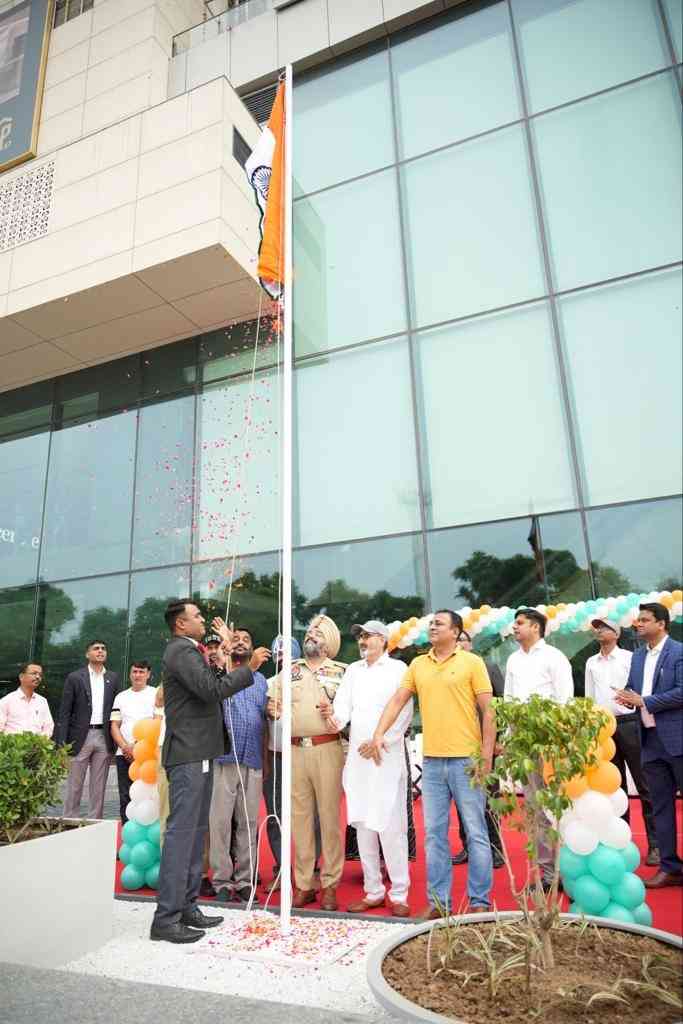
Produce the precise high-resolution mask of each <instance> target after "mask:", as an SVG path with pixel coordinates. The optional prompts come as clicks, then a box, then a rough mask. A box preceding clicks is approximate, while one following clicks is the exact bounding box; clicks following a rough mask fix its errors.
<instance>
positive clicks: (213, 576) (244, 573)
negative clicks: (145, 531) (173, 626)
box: [192, 554, 280, 677]
mask: <svg viewBox="0 0 683 1024" xmlns="http://www.w3.org/2000/svg"><path fill="white" fill-rule="evenodd" d="M231 579H232V588H231V587H230V581H231ZM279 594H280V560H279V557H278V555H276V554H273V555H241V556H239V557H237V558H236V559H235V561H234V564H233V560H232V558H228V559H222V560H220V561H216V562H201V563H200V564H198V565H193V566H192V597H193V599H194V600H195V601H197V602H198V603H199V606H200V607H201V609H202V612H203V614H204V616H205V618H206V621H207V625H208V624H209V623H210V622H211V619H212V618H213V616H214V615H220V616H221V617H222V618H225V617H226V615H227V620H228V621H229V622H234V623H235V626H245V627H246V628H247V629H248V630H249V631H250V632H251V633H252V636H253V638H254V645H255V646H257V647H259V646H264V647H270V645H271V643H272V641H273V639H274V638H275V637H276V636H277V634H278V631H279V629H278V622H279V621H280V614H279V609H280V598H279ZM228 602H229V604H228ZM271 668H272V666H271V662H270V661H267V662H266V663H265V665H264V667H263V672H264V674H265V676H266V677H268V676H270V675H272V674H273V673H272V670H271Z"/></svg>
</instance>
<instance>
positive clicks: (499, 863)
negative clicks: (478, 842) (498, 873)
mask: <svg viewBox="0 0 683 1024" xmlns="http://www.w3.org/2000/svg"><path fill="white" fill-rule="evenodd" d="M493 866H494V868H502V867H505V858H504V857H501V855H500V854H499V853H494V854H493Z"/></svg>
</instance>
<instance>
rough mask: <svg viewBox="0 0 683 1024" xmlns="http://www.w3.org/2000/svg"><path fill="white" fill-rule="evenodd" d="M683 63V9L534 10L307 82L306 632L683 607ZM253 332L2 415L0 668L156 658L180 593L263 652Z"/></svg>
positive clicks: (299, 565)
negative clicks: (658, 592) (452, 617)
mask: <svg viewBox="0 0 683 1024" xmlns="http://www.w3.org/2000/svg"><path fill="white" fill-rule="evenodd" d="M680 61H681V42H680V2H679V0H676V2H671V3H669V2H660V0H621V2H620V4H618V5H615V4H614V3H612V2H610V0H511V2H498V3H489V4H483V5H482V4H479V5H468V6H466V7H459V8H458V9H457V10H456V11H454V12H452V13H451V14H450V15H447V16H446V15H444V16H441V17H439V18H436V19H433V20H431V21H429V22H426V23H424V24H422V25H420V26H419V27H417V28H412V29H409V30H406V31H404V32H401V33H399V34H397V35H394V36H392V37H391V38H390V39H388V40H384V41H382V42H381V43H378V44H373V45H372V46H370V47H367V48H365V49H363V50H362V51H359V52H358V53H355V54H352V55H349V56H348V57H345V58H344V59H342V60H338V61H336V62H333V63H330V64H327V65H325V67H324V68H323V69H321V70H319V71H317V72H315V73H312V74H310V75H308V76H302V77H300V78H299V79H298V80H297V83H296V89H295V121H294V132H295V178H296V183H295V197H296V198H295V231H294V236H295V237H294V243H295V261H296V279H295V294H294V303H295V309H294V319H295V509H294V533H295V545H296V551H295V559H294V570H295V593H294V604H295V609H296V617H297V622H298V623H299V624H301V623H304V622H305V621H306V619H307V617H308V616H310V615H311V614H312V613H313V612H315V611H318V610H320V609H321V608H324V609H327V611H328V612H329V613H330V614H332V615H334V616H335V617H336V618H337V620H338V621H339V623H340V625H341V626H342V627H343V628H347V627H348V626H349V625H350V624H351V623H353V622H357V621H363V619H365V618H368V617H371V616H372V617H374V616H379V617H381V618H385V619H396V618H401V619H402V618H407V617H409V616H410V615H412V614H417V615H419V614H420V613H421V612H422V611H423V610H429V609H433V608H435V607H439V606H443V605H450V606H455V607H457V606H461V605H464V604H470V605H476V604H480V603H483V602H486V603H489V604H492V605H494V604H501V603H504V604H508V605H511V606H513V605H515V604H518V603H527V602H529V603H538V602H548V601H562V600H565V601H572V600H578V599H581V598H587V597H589V596H591V595H592V596H596V595H598V594H600V595H609V594H618V593H628V592H630V591H641V590H645V591H647V590H649V589H657V588H659V587H667V588H668V589H671V588H672V587H673V586H674V585H676V584H678V585H680V580H681V574H682V569H681V562H682V552H681V513H682V511H683V509H682V504H681V496H680V495H681V490H682V485H681V464H682V461H683V460H682V453H681V437H682V430H681V377H682V374H681V340H682V339H681V267H682V263H681V233H680V223H681V154H680V128H681V123H680V122H681V108H680V98H679V92H678V90H679V87H680V82H681V64H680ZM254 334H255V328H254V325H243V326H241V327H239V328H234V329H232V330H230V331H227V332H226V331H222V330H221V331H215V332H210V333H209V334H207V335H203V336H201V337H199V338H194V339H189V340H188V341H187V342H180V343H178V344H175V345H171V346H167V347H165V348H162V349H159V350H157V351H154V352H148V353H143V354H142V355H140V356H135V357H130V358H126V359H123V360H118V361H116V362H114V363H110V364H107V365H104V366H100V367H97V368H94V369H89V370H85V371H82V372H80V373H77V374H73V375H70V376H68V377H63V378H60V379H58V380H57V381H56V382H55V383H54V384H49V385H47V384H46V385H39V386H36V387H35V388H31V389H24V390H23V391H20V392H13V393H11V394H10V395H3V396H1V397H0V409H1V410H2V412H1V414H0V430H1V431H2V439H1V441H0V473H1V474H2V487H1V488H0V566H1V568H0V574H1V575H0V581H1V582H0V586H1V587H2V589H1V590H0V615H1V616H2V622H3V626H4V627H5V628H4V629H3V630H2V631H1V632H0V678H2V679H9V678H10V676H11V673H12V672H13V671H14V669H15V667H16V664H17V662H18V661H19V660H21V659H22V658H24V657H26V656H28V655H29V654H30V655H31V656H32V657H37V658H39V659H40V660H42V661H43V662H44V663H45V665H46V667H47V669H48V673H49V678H50V686H51V687H52V690H53V692H54V694H57V693H58V692H59V688H60V686H61V680H62V678H63V675H64V673H65V672H66V671H67V670H68V669H69V668H71V667H73V665H74V664H77V663H79V661H80V660H81V659H82V650H83V648H84V646H85V643H86V642H87V640H89V639H90V638H92V637H93V636H94V635H97V634H102V636H103V638H104V639H105V640H106V641H107V642H108V644H109V647H110V652H111V654H110V662H111V664H112V667H114V668H117V669H119V670H122V669H124V670H125V667H126V665H127V664H128V662H129V661H130V659H131V658H132V657H150V658H151V659H152V660H153V661H154V662H155V664H157V665H158V660H159V656H160V652H161V650H162V647H163V643H164V637H165V632H164V627H163V622H162V620H161V610H162V607H163V605H164V603H165V601H166V600H167V598H168V597H171V596H175V595H178V594H187V593H192V594H193V595H195V596H196V598H197V599H198V600H201V601H202V602H204V603H205V605H206V607H207V609H209V610H217V611H220V612H221V613H223V612H224V611H225V605H226V600H227V596H228V590H229V595H230V602H231V617H232V618H234V620H235V622H238V621H242V622H245V623H246V624H248V625H249V624H251V625H253V626H254V629H255V632H256V639H257V641H258V642H269V641H270V639H271V638H272V635H273V633H274V632H275V630H276V625H277V608H278V595H279V557H278V553H277V549H278V545H279V536H280V521H279V510H278V459H279V433H278V417H279V377H278V372H277V362H278V360H277V354H278V353H277V339H276V337H275V333H274V331H273V329H272V326H267V327H266V328H265V329H264V330H263V331H262V332H261V335H260V338H259V345H258V349H257V351H256V359H254ZM231 582H232V586H230V583H231ZM557 642H558V643H561V644H562V645H563V646H564V647H565V648H566V650H567V653H569V654H570V655H572V656H573V661H574V664H575V667H576V669H577V681H579V680H580V669H581V665H582V663H583V660H585V656H586V655H587V653H590V649H589V648H587V647H586V643H587V635H586V634H580V635H578V636H576V637H571V636H570V637H559V638H558V641H557ZM343 653H344V655H345V656H347V657H349V656H352V655H353V645H352V644H346V645H345V648H344V650H343ZM507 653H508V648H507V646H506V645H501V646H500V647H499V648H497V649H496V650H494V651H493V652H492V656H493V657H496V658H498V659H499V660H501V661H502V660H504V658H505V656H506V654H507Z"/></svg>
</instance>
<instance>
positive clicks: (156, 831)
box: [147, 821, 161, 846]
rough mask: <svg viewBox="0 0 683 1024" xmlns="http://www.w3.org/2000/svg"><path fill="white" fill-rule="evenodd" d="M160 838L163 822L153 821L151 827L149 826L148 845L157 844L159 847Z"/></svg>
mask: <svg viewBox="0 0 683 1024" xmlns="http://www.w3.org/2000/svg"><path fill="white" fill-rule="evenodd" d="M160 838H161V822H159V821H153V822H152V824H151V825H148V826H147V842H148V843H156V845H157V846H158V845H159V840H160Z"/></svg>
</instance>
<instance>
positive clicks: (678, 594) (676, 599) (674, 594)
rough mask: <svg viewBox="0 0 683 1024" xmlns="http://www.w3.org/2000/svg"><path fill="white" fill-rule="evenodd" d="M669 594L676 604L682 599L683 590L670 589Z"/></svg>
mask: <svg viewBox="0 0 683 1024" xmlns="http://www.w3.org/2000/svg"><path fill="white" fill-rule="evenodd" d="M671 596H672V598H673V601H674V604H678V602H679V601H683V590H672V591H671Z"/></svg>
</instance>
